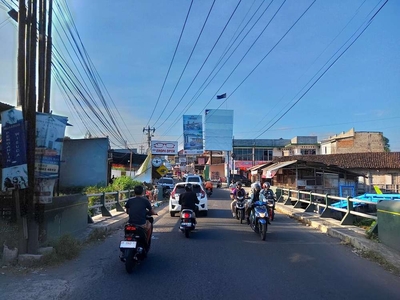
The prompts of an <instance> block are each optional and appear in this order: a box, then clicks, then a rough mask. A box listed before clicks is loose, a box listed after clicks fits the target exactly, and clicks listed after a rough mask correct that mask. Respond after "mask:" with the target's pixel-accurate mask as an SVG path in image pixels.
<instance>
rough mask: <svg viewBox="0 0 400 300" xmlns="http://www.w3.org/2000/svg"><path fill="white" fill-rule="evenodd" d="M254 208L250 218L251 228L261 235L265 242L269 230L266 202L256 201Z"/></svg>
mask: <svg viewBox="0 0 400 300" xmlns="http://www.w3.org/2000/svg"><path fill="white" fill-rule="evenodd" d="M252 206H253V207H252V210H251V212H250V216H249V221H250V227H251V229H253V231H254V232H255V233H258V234H260V236H261V239H262V240H263V241H265V239H266V237H267V228H268V209H267V206H266V202H263V201H256V202H254V203H253V204H252Z"/></svg>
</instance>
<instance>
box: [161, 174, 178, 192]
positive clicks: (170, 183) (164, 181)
mask: <svg viewBox="0 0 400 300" xmlns="http://www.w3.org/2000/svg"><path fill="white" fill-rule="evenodd" d="M157 186H166V187H168V188H169V189H171V190H172V189H173V188H174V186H175V182H174V179H172V178H169V177H161V178H160V179H159V180H158V182H157Z"/></svg>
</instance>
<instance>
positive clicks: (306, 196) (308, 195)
mask: <svg viewBox="0 0 400 300" xmlns="http://www.w3.org/2000/svg"><path fill="white" fill-rule="evenodd" d="M279 191H280V192H279ZM276 192H277V196H278V198H277V202H282V203H284V204H285V205H293V206H294V207H295V208H303V206H304V204H306V205H307V206H306V207H305V208H304V211H305V212H317V213H320V217H321V218H335V217H338V216H341V220H340V224H341V225H353V221H354V219H355V218H354V217H355V216H358V217H362V218H366V219H371V220H374V221H376V224H375V226H374V227H376V226H377V224H378V218H377V216H376V215H374V214H373V213H366V212H360V211H355V210H354V206H353V202H357V203H362V204H368V205H374V206H376V204H377V203H376V202H371V201H365V200H362V199H358V198H352V197H338V196H331V195H329V194H318V193H313V192H307V191H298V190H291V189H286V188H277V190H276ZM337 201H346V202H347V208H338V207H334V206H332V204H333V203H335V202H337ZM293 202H295V203H294V204H293ZM303 203H304V204H303ZM319 208H323V210H322V212H320V210H319ZM335 212H340V213H343V214H337V213H335Z"/></svg>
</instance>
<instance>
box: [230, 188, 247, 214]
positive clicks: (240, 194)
mask: <svg viewBox="0 0 400 300" xmlns="http://www.w3.org/2000/svg"><path fill="white" fill-rule="evenodd" d="M232 196H233V200H232V202H231V210H232V216H233V217H234V218H236V202H237V197H245V196H246V191H245V190H244V188H243V187H242V183H241V182H240V181H238V182H236V188H235V189H234V190H233V191H232Z"/></svg>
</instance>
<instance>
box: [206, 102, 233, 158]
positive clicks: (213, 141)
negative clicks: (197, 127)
mask: <svg viewBox="0 0 400 300" xmlns="http://www.w3.org/2000/svg"><path fill="white" fill-rule="evenodd" d="M232 140H233V110H228V109H206V110H205V116H204V141H205V145H204V148H205V150H210V151H214V150H215V151H218V150H219V151H221V150H224V151H232Z"/></svg>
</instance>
